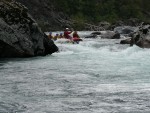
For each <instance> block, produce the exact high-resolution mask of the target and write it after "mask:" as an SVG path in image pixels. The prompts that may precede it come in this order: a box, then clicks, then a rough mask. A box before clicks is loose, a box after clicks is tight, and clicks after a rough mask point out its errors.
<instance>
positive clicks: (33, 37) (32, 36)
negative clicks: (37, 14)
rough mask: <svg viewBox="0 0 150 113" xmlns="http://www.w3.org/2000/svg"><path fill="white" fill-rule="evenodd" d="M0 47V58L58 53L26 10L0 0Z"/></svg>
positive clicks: (13, 3)
mask: <svg viewBox="0 0 150 113" xmlns="http://www.w3.org/2000/svg"><path fill="white" fill-rule="evenodd" d="M0 45H1V46H0V57H33V56H39V55H40V56H41V55H47V54H52V53H54V52H56V51H58V48H57V46H56V45H55V44H54V43H53V41H52V40H49V39H48V37H47V36H46V35H45V34H44V33H43V32H42V31H41V29H40V28H39V27H38V24H37V23H36V21H35V20H34V19H33V18H32V17H31V15H30V14H29V13H28V9H27V8H26V7H25V6H24V5H22V4H20V3H18V2H14V1H11V0H7V1H6V0H0Z"/></svg>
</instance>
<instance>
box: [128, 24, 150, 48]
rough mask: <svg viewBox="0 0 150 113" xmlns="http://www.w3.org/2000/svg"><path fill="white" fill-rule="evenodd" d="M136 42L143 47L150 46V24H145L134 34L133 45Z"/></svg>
mask: <svg viewBox="0 0 150 113" xmlns="http://www.w3.org/2000/svg"><path fill="white" fill-rule="evenodd" d="M133 44H136V45H137V46H139V47H141V48H150V25H143V26H140V27H139V30H138V31H137V32H135V33H134V34H133V35H132V38H131V46H132V45H133Z"/></svg>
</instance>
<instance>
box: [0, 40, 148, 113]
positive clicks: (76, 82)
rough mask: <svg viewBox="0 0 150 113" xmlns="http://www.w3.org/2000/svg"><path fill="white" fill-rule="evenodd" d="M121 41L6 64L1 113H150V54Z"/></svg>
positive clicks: (66, 47) (1, 63)
mask: <svg viewBox="0 0 150 113" xmlns="http://www.w3.org/2000/svg"><path fill="white" fill-rule="evenodd" d="M117 43H119V40H107V39H84V41H83V42H81V43H80V44H70V43H68V44H61V43H57V42H56V45H57V46H58V47H59V49H60V52H58V53H54V54H52V55H48V56H46V57H36V58H25V59H1V60H0V113H149V112H150V69H149V67H150V50H149V49H141V48H139V47H137V46H133V47H129V45H119V44H117Z"/></svg>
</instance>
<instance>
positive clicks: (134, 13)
mask: <svg viewBox="0 0 150 113" xmlns="http://www.w3.org/2000/svg"><path fill="white" fill-rule="evenodd" d="M52 4H54V6H55V8H56V10H58V11H63V12H64V13H66V14H67V15H69V17H71V19H72V20H74V21H77V22H79V23H83V22H91V23H92V22H94V23H97V22H100V21H109V22H115V21H117V20H125V19H129V18H138V19H140V20H143V21H149V17H150V13H149V12H150V0H52Z"/></svg>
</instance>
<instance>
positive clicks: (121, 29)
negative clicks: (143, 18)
mask: <svg viewBox="0 0 150 113" xmlns="http://www.w3.org/2000/svg"><path fill="white" fill-rule="evenodd" d="M135 29H136V27H131V26H119V27H116V28H114V32H117V33H119V34H122V35H126V36H127V35H130V34H131V33H133V32H134V31H135Z"/></svg>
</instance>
